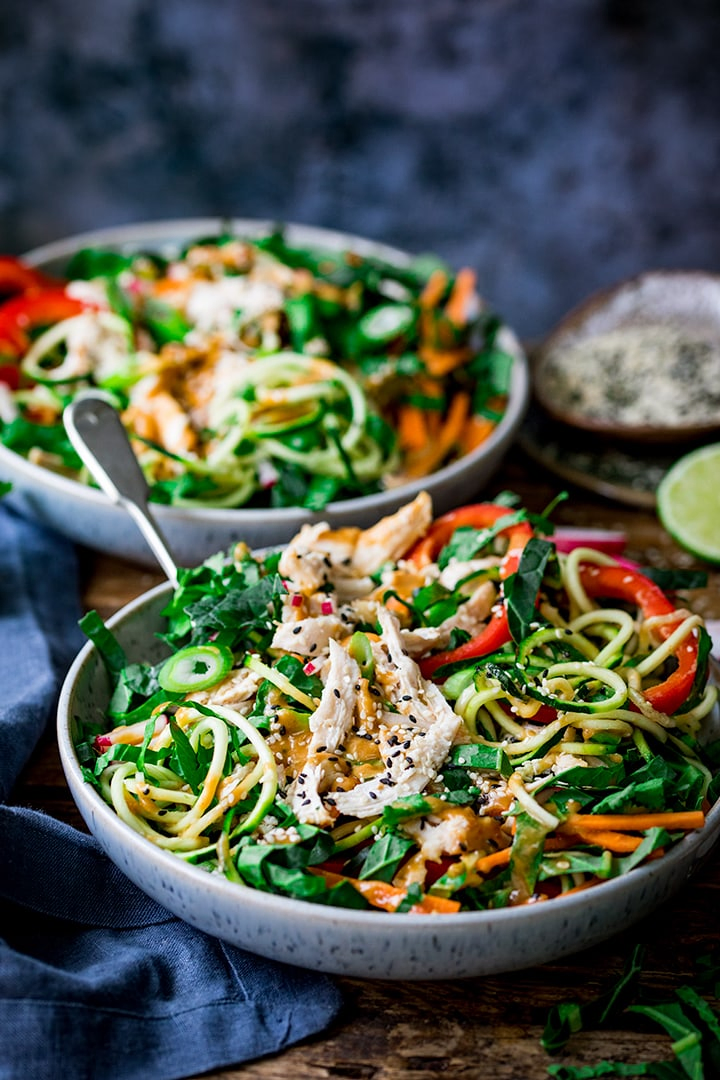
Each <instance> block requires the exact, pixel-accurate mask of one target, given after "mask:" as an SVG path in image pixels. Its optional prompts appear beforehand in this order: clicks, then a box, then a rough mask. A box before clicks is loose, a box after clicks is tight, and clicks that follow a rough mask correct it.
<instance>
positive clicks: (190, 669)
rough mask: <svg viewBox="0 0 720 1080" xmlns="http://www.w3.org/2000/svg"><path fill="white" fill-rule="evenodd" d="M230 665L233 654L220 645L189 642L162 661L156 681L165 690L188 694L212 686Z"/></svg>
mask: <svg viewBox="0 0 720 1080" xmlns="http://www.w3.org/2000/svg"><path fill="white" fill-rule="evenodd" d="M232 666H233V654H232V652H231V651H230V649H227V648H225V646H224V645H189V646H188V647H187V648H186V649H180V651H179V652H176V653H175V654H174V655H173V656H171V657H170V658H169V659H168V660H166V661H165V663H164V664H163V666H162V667H161V668H160V671H159V672H158V682H159V683H160V686H161V687H162V688H163V690H167V691H168V693H171V694H189V693H192V692H193V691H195V690H207V689H208V687H210V686H214V685H215V684H216V683H218V682H220V680H221V679H222V678H224V676H225V675H227V673H228V671H230V669H231V667H232Z"/></svg>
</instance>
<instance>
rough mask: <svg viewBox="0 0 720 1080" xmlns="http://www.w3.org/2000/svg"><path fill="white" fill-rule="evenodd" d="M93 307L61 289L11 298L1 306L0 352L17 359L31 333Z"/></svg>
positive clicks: (25, 347) (27, 342)
mask: <svg viewBox="0 0 720 1080" xmlns="http://www.w3.org/2000/svg"><path fill="white" fill-rule="evenodd" d="M96 306H97V305H95V304H91V303H88V302H87V301H85V300H77V299H76V298H75V297H73V296H67V295H66V293H65V288H64V286H59V287H56V288H53V289H45V291H44V292H41V293H36V294H28V295H26V296H14V297H13V298H12V299H11V300H6V301H5V303H4V304H2V305H0V353H5V354H9V355H11V356H17V357H20V356H22V355H23V353H25V352H27V350H28V349H29V348H30V337H29V332H30V331H31V330H33V329H35V328H36V327H40V326H52V325H53V324H54V323H58V322H62V321H63V319H70V318H72V316H73V315H80V314H81V312H83V311H88V310H89V309H94V308H95V307H96Z"/></svg>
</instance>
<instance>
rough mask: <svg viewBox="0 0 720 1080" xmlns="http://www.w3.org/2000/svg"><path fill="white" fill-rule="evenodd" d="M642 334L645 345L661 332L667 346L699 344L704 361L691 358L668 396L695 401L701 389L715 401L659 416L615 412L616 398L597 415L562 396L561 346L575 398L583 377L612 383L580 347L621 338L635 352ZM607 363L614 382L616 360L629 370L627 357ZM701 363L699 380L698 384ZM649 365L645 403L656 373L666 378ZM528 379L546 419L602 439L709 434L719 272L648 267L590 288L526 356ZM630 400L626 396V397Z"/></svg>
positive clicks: (713, 420)
mask: <svg viewBox="0 0 720 1080" xmlns="http://www.w3.org/2000/svg"><path fill="white" fill-rule="evenodd" d="M608 335H612V336H611V337H608ZM643 337H645V339H646V345H647V348H648V349H651V348H652V349H656V350H657V348H658V342H659V341H660V339H661V338H663V339H665V341H666V344H665V346H664V347H666V348H667V350H668V351H671V350H672V349H673V348H674V347H675V345H681V344H682V339H686V340H687V343H688V344H689V343H692V344H694V345H701V346H702V347H706V348H707V356H708V358H709V362H706V363H704V364H703V363H700V362H698V361H696V362H695V365H694V366H695V372H694V375H693V377H692V379H689V380H687V382H688V386H687V387H685V386H684V385H683V383H682V381H677V380H676V383H675V384H674V385H675V386H676V390H674V391H673V392H672V396H673V398H674V399H675V400H677V401H680V400H682V399H683V398H684V397H687V402H686V404H689V403H691V401H692V397H693V395H694V396H695V399H696V400H697V397H698V395H700V396H701V397H702V398H703V404H704V402H705V400H706V399H707V396H708V395H712V396H714V397H715V398H717V399H718V400H717V408H716V409H713V410H707V411H706V412H705V415H703V416H702V418H700V419H697V420H692V419H686V418H685V417H684V416H681V415H679V414H678V415H676V416H672V415H668V419H667V422H664V421H663V422H638V421H637V420H632V419H629V420H623V419H622V412H623V407H622V404H618V405H617V406H616V408H615V414H614V415H606V409H603V410H602V414H601V415H597V414H596V413H594V412H593V410H592V409H591V408H588V407H587V405H586V402H584V401H580V402H577V400H576V401H575V402H569V401H568V400H567V399H563V392H564V391H568V390H569V389H570V388H571V383H570V382H568V383H566V384H565V385H563V381H562V380H563V372H562V371H561V370H559V369H558V358H559V357H560V356H561V354H562V352H563V351H564V352H565V362H566V363H569V360H570V353H569V350H573V353H572V358H573V367H572V370H570V369H569V368H568V370H567V371H566V372H565V376H566V378H567V379H569V380H570V379H571V376H573V377H574V378H572V380H571V382H572V386H574V388H575V389H574V393H575V396H576V399H577V396H578V390H577V387H578V382H579V383H581V384H582V389H581V390H580V391H579V394H580V396H581V397H582V396H583V394H584V393H585V389H586V385H589V383H586V380H592V379H594V381H595V384H596V385H598V386H601V384H602V383H603V381H604V385H602V387H601V389H602V390H607V389H608V387H610V386H614V387H615V386H617V385H618V384H615V383H610V381H609V379H610V376H609V374H608V372H607V371H605V372H600V378H598V370H597V368H598V364H597V360H593V358H592V353H591V352H590V350H589V349H588V350H587V355H585V356H583V355H581V353H580V347H581V346H583V345H585V343H589V342H591V341H592V340H593V339H595V341H596V348H603V347H605V348H606V349H610V347H611V344H612V345H615V346H616V348H618V349H621V347H622V346H621V344H620V343H621V341H622V340H623V338H624V339H625V341H626V343H627V348H628V349H629V348H630V346H631V345H632V347H633V348H634V349H635V350H636V352H637V350H638V349H641V348H642V342H643ZM673 339H674V340H673ZM583 352H585V350H583ZM677 357H678V360H679V359H680V357H681V354H680V353H679V352H678V353H677ZM613 363H614V364H615V367H616V370H617V378H618V383H621V382H622V377H623V375H622V369H623V363H625V364H626V365H627V367H626V375H628V376H629V372H630V370H631V369H630V360H629V357H628V356H626V357H625V361H623V359H622V357H621V356H619V355H618V353H617V352H616V353H614V354H613ZM580 364H582V365H584V366H585V375H584V376H583V378H582V379H579V380H578V379H577V375H578V373H579V365H580ZM593 365H594V366H593ZM701 368H702V369H703V370H702V372H701V375H702V381H701V382H700V383H698V382H697V375H698V371H699V370H700V369H701ZM654 370H655V372H656V374H653V375H652V376H650V377H648V378H647V380H646V392H647V395H648V399H647V402H646V404H647V405H651V404H652V398H653V395H654V394H655V395H656V396H657V395H658V394H659V392H660V389H661V378H662V379H665V380H666V377H667V373H666V372H664V371H662V370H661V369H660V367H659V366H657V367H656V368H655V369H654ZM532 380H533V389H534V392H535V397H536V399H537V401H538V402H539V404H540V405H541V406H542V408H543V409H544V410H545V411H546V412H547V413H548V414H549V415H550V416H551V417H552V418H553V419H554V420H556V421H558V422H559V423H562V424H565V425H568V426H570V427H573V428H578V429H580V430H582V431H585V432H587V433H589V434H593V435H596V436H598V437H600V438H603V439H613V440H619V441H626V442H643V443H670V442H688V441H692V440H696V439H699V438H702V437H704V436H706V435H708V436H709V435H712V434H714V433H716V432H717V431H718V430H720V274H710V273H706V272H704V271H699V270H698V271H695V270H683V271H674V270H651V271H647V272H646V273H643V274H640V275H639V276H638V277H634V278H631V279H629V280H626V281H622V282H620V283H619V284H617V285H614V286H612V287H610V288H608V289H603V290H601V291H599V292H597V293H594V294H593V295H592V296H590V297H589V298H588V299H587V300H585V301H584V302H583V303H581V304H580V305H579V306H578V307H576V308H574V309H573V310H572V311H571V312H570V313H569V314H568V315H566V316H565V318H563V319H562V320H561V321H560V323H558V325H557V326H556V327H555V328H554V329H553V330H552V331H551V333H550V334H549V335H548V337H547V338H546V339H545V340H544V341H543V342H542V343H541V344H540V346H539V348H538V349H537V350H536V352H535V355H534V357H533V359H532ZM686 389H687V394H685V390H686ZM636 400H637V398H636V399H633V404H634V403H635V401H636Z"/></svg>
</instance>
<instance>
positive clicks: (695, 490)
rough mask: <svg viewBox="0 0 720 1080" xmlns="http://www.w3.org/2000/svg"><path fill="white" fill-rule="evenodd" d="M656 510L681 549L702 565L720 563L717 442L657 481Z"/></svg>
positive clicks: (682, 460) (689, 456)
mask: <svg viewBox="0 0 720 1080" xmlns="http://www.w3.org/2000/svg"><path fill="white" fill-rule="evenodd" d="M657 511H658V517H659V518H660V521H661V522H662V524H663V526H664V527H665V528H666V529H667V531H668V532H669V533H670V535H671V536H672V538H673V539H674V540H676V541H677V542H678V544H680V546H681V547H684V548H685V549H686V550H687V551H689V552H691V553H692V554H693V555H696V556H697V557H698V558H699V559H704V560H705V561H706V562H713V563H720V443H713V444H712V446H703V447H701V449H700V450H693V451H692V453H690V454H686V455H685V456H684V457H681V458H680V459H679V461H676V462H675V464H674V465H673V466H672V468H671V469H670V471H669V472H667V473H666V474H665V476H664V477H663V479H662V480H661V481H660V486H659V487H658V491H657Z"/></svg>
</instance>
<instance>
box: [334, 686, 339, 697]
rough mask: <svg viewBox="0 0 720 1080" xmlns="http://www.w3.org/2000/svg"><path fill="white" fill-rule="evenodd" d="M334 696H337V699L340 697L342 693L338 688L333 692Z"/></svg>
mask: <svg viewBox="0 0 720 1080" xmlns="http://www.w3.org/2000/svg"><path fill="white" fill-rule="evenodd" d="M333 694H334V695H335V697H340V691H339V690H338V688H337V686H336V687H335V689H334V690H333Z"/></svg>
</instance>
